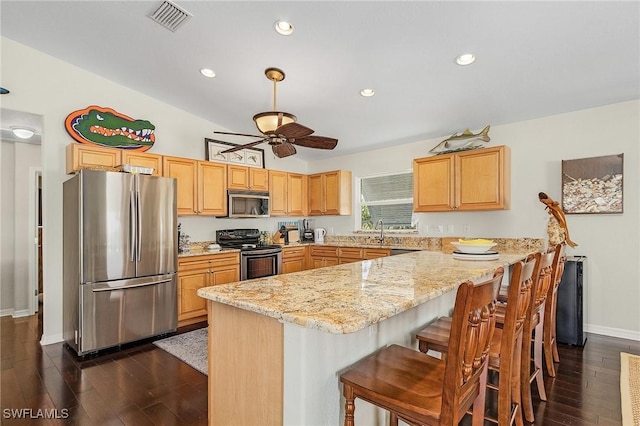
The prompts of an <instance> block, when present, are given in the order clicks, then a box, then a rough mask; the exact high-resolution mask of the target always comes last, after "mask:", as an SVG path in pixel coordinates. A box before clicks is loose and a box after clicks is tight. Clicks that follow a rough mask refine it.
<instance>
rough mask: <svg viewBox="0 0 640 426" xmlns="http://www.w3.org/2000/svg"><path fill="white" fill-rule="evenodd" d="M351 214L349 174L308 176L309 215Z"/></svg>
mask: <svg viewBox="0 0 640 426" xmlns="http://www.w3.org/2000/svg"><path fill="white" fill-rule="evenodd" d="M350 214H351V172H348V171H345V170H336V171H332V172H326V173H318V174H313V175H309V215H311V216H319V215H350Z"/></svg>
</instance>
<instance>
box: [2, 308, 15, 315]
mask: <svg viewBox="0 0 640 426" xmlns="http://www.w3.org/2000/svg"><path fill="white" fill-rule="evenodd" d="M9 315H13V308H9V309H2V310H0V317H8V316H9Z"/></svg>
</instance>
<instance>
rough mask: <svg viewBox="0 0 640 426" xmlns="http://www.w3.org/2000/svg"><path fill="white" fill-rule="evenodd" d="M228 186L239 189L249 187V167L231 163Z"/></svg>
mask: <svg viewBox="0 0 640 426" xmlns="http://www.w3.org/2000/svg"><path fill="white" fill-rule="evenodd" d="M227 187H228V188H229V189H239V190H247V189H249V167H245V166H232V165H229V166H228V167H227Z"/></svg>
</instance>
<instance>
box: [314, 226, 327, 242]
mask: <svg viewBox="0 0 640 426" xmlns="http://www.w3.org/2000/svg"><path fill="white" fill-rule="evenodd" d="M313 233H314V239H315V242H316V243H320V244H322V243H324V236H325V235H327V230H326V229H324V228H316V229H314V230H313Z"/></svg>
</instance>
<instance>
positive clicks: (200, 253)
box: [178, 247, 240, 257]
mask: <svg viewBox="0 0 640 426" xmlns="http://www.w3.org/2000/svg"><path fill="white" fill-rule="evenodd" d="M234 252H240V249H227V248H225V249H222V250H207V249H206V248H204V249H202V248H198V247H195V248H193V249H191V250H189V251H187V252H184V253H178V257H190V256H205V255H207V256H208V255H211V254H224V253H234Z"/></svg>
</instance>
